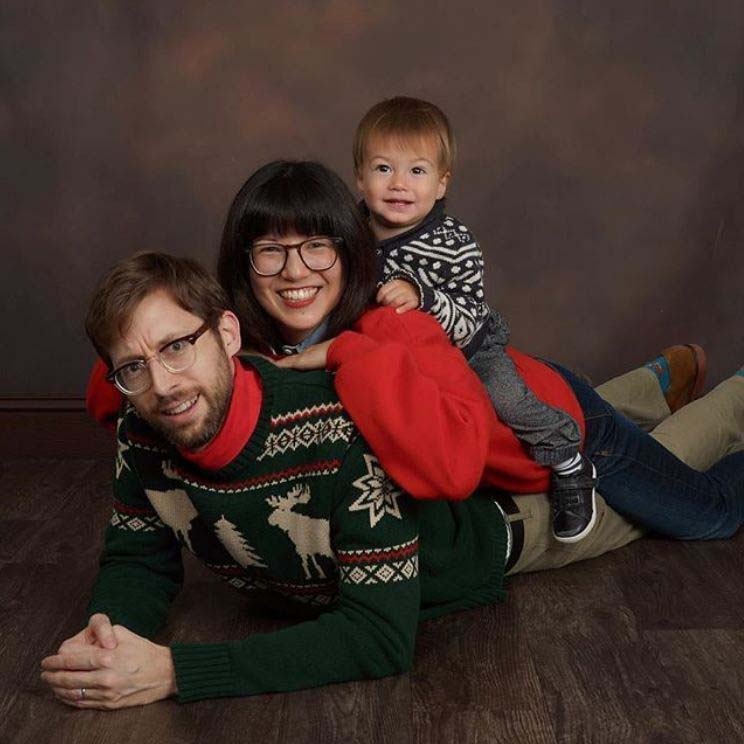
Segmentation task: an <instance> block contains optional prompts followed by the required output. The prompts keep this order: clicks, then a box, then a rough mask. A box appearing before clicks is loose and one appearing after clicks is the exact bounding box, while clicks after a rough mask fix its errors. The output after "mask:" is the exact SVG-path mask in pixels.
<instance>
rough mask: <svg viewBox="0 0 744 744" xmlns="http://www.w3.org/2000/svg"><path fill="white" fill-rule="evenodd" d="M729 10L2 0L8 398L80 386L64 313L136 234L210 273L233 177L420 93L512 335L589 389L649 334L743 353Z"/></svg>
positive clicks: (718, 363)
mask: <svg viewBox="0 0 744 744" xmlns="http://www.w3.org/2000/svg"><path fill="white" fill-rule="evenodd" d="M743 86H744V4H742V3H741V2H740V1H739V0H707V2H701V1H700V0H675V2H662V1H661V0H595V1H593V2H589V1H587V0H520V1H519V2H493V1H489V0H479V1H478V2H475V3H464V4H463V3H456V2H452V1H450V2H439V1H437V2H432V0H427V1H426V2H423V1H422V0H409V1H408V2H405V3H401V2H392V1H391V0H377V2H375V3H368V2H361V1H360V0H332V1H328V2H322V1H321V0H317V1H316V2H289V1H288V0H274V2H270V3H266V2H219V1H217V0H215V2H195V1H194V0H180V1H179V2H171V1H167V2H166V1H163V0H159V1H158V2H151V3H148V2H129V1H128V0H96V2H59V1H58V0H5V1H4V2H3V3H2V6H1V9H0V93H1V100H0V149H1V152H2V178H1V179H0V182H1V185H0V205H1V206H0V210H1V215H2V220H1V221H0V244H1V245H2V256H3V261H2V269H3V271H2V279H0V281H1V282H2V284H1V285H0V309H1V310H2V311H3V312H2V320H3V322H2V362H1V363H0V396H1V395H8V394H16V395H27V396H33V395H36V394H40V393H47V394H54V395H59V396H74V395H79V394H81V393H82V390H83V386H84V380H85V377H86V372H87V370H88V368H89V365H90V364H91V361H92V358H93V357H92V354H91V352H90V350H89V349H88V346H87V343H86V341H85V339H84V337H83V334H82V331H81V319H82V316H83V312H84V308H85V306H86V301H87V298H88V296H89V293H90V291H91V289H92V286H93V284H94V282H95V280H96V279H97V277H98V276H99V275H100V274H101V272H102V271H103V270H104V269H106V268H107V267H108V266H109V265H110V264H111V263H112V262H113V261H115V260H116V259H118V258H120V257H122V256H125V255H127V254H128V253H130V252H132V251H134V250H136V249H142V248H157V249H164V250H168V251H172V252H175V253H182V254H188V255H191V256H195V257H199V258H202V259H204V260H205V261H207V262H208V263H209V264H210V266H213V265H214V256H215V250H216V246H217V242H218V236H219V233H220V228H221V222H222V220H223V218H224V215H225V211H226V208H227V205H228V203H229V201H230V199H231V197H232V195H233V193H234V192H235V190H236V189H237V187H238V186H239V185H240V183H241V182H242V181H243V180H244V178H245V177H246V176H247V175H248V174H249V173H250V172H251V171H252V170H253V169H254V168H256V167H257V166H258V165H260V164H262V163H264V162H265V161H267V160H269V159H273V158H277V157H293V158H305V157H313V158H320V159H322V160H324V161H325V162H326V163H328V164H329V165H331V166H332V167H334V168H336V169H338V170H339V172H341V173H342V175H343V176H344V177H346V178H347V180H349V182H351V179H350V175H351V169H350V154H349V151H350V142H351V136H352V132H353V128H354V126H355V123H356V121H357V120H358V119H359V117H360V116H361V115H362V114H363V112H364V111H365V110H366V108H367V107H368V106H370V105H371V104H372V103H374V102H375V101H377V100H378V99H380V98H384V97H388V96H391V95H394V94H401V93H403V94H409V95H415V96H420V97H425V98H430V99H432V100H434V101H436V102H437V103H438V104H440V105H441V106H442V107H443V108H444V109H445V110H446V111H447V113H448V114H449V115H450V117H451V119H452V122H453V124H454V127H455V130H456V132H457V135H458V139H459V145H460V159H459V163H458V165H457V169H456V173H455V180H454V182H453V185H452V190H451V198H450V206H451V210H452V211H453V213H454V214H456V215H457V216H458V217H460V218H461V219H462V220H464V221H465V222H466V223H467V224H469V225H470V226H471V227H472V228H473V230H474V231H475V233H476V234H477V235H478V236H479V237H480V239H481V242H482V245H483V249H484V251H485V255H486V262H487V268H488V273H487V285H488V296H489V299H490V300H491V301H492V302H493V303H494V304H495V305H496V306H497V307H499V308H500V309H502V310H503V311H504V312H505V313H506V315H507V316H508V317H509V319H510V320H511V324H512V327H513V338H514V341H515V343H516V344H517V345H519V346H521V347H523V348H525V349H526V350H530V351H532V352H535V353H538V354H541V355H544V356H547V357H551V358H555V359H557V360H561V361H563V362H564V363H566V364H568V365H571V366H575V367H578V368H580V369H581V370H583V371H584V372H587V373H588V374H590V375H591V376H592V377H593V378H594V379H595V380H601V379H603V378H605V377H607V376H608V375H611V374H614V373H617V372H620V371H622V370H624V369H627V368H630V367H631V366H634V365H636V364H637V363H639V362H642V361H644V360H645V359H646V358H648V357H649V356H651V355H653V354H654V352H655V351H657V350H658V349H660V348H661V347H662V346H664V345H666V344H669V343H672V342H680V341H688V340H689V341H696V342H698V343H702V344H704V345H705V346H706V347H707V348H708V350H709V353H710V356H711V362H712V364H711V379H712V381H717V380H719V379H721V378H722V377H723V376H724V375H725V374H727V373H729V372H730V371H732V370H733V369H734V368H735V367H736V366H737V365H738V364H739V363H741V362H743V361H744V343H743V340H744V323H743V321H744V293H743V292H742V279H743V278H744V251H742V248H741V245H742V239H744V203H743V201H742V195H743V193H744V191H743V189H742V173H743V171H742V168H743V167H744V98H743V96H742V93H743V92H744V88H743Z"/></svg>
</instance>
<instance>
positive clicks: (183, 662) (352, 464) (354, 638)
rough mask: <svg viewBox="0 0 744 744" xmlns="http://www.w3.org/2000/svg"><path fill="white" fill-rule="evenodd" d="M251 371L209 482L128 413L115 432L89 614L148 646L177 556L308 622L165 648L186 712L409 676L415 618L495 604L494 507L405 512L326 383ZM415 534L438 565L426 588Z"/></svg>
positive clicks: (310, 376)
mask: <svg viewBox="0 0 744 744" xmlns="http://www.w3.org/2000/svg"><path fill="white" fill-rule="evenodd" d="M250 363H251V364H252V365H253V366H254V367H255V368H256V369H257V370H258V372H259V374H260V376H261V384H262V389H263V404H262V410H261V413H260V416H259V420H258V423H257V425H256V428H255V430H254V432H253V435H252V436H251V438H250V439H249V441H248V442H247V444H246V445H245V447H244V449H243V450H242V452H241V453H240V454H239V455H238V456H237V457H236V458H235V459H234V460H233V461H232V462H231V463H229V464H228V465H227V466H226V467H224V468H222V469H220V470H216V471H205V470H200V469H199V468H198V467H197V466H195V465H194V464H192V463H190V462H189V461H187V460H185V459H184V458H182V457H181V456H180V455H179V453H178V452H177V451H176V450H174V449H173V448H171V447H168V446H167V445H166V444H165V443H164V442H163V441H161V440H159V439H158V437H157V436H156V435H155V433H154V432H153V431H152V430H151V429H150V428H149V427H148V426H147V424H146V423H145V422H144V421H142V420H141V419H140V418H139V417H138V416H137V414H136V412H135V411H134V409H132V408H131V407H130V408H129V409H128V410H127V411H126V413H125V414H124V417H123V418H122V420H121V422H120V424H119V426H118V441H119V449H118V454H117V460H116V468H115V473H116V477H115V481H114V490H115V500H114V509H113V516H112V519H111V522H110V524H109V527H108V529H107V534H106V546H105V550H104V554H103V557H102V559H101V570H100V573H99V576H98V579H97V581H96V585H95V587H94V593H93V598H92V600H91V603H90V606H89V611H90V612H91V613H93V612H104V613H106V614H108V615H109V616H110V617H111V618H112V620H113V621H114V622H116V623H121V624H123V625H126V626H127V627H129V628H130V629H131V630H133V631H135V632H137V633H140V634H142V635H145V636H148V637H150V636H152V635H153V634H154V633H156V632H157V630H158V629H159V628H160V627H161V626H162V624H163V623H164V621H165V617H166V613H167V609H168V605H169V603H170V601H171V600H172V598H173V596H175V594H176V593H177V592H178V590H179V588H180V585H181V583H182V580H183V577H182V573H183V566H182V562H181V550H182V549H186V550H189V551H191V552H192V553H193V554H194V555H195V556H196V557H197V558H198V559H199V560H201V561H202V562H203V563H204V564H205V565H206V566H207V567H208V568H209V569H210V570H212V571H213V572H214V573H215V574H216V575H217V576H219V577H220V578H221V579H223V580H224V581H225V582H226V583H227V584H228V585H229V586H231V587H233V588H235V589H238V590H239V591H241V592H246V593H248V594H249V595H252V596H254V597H256V598H257V599H260V600H261V601H262V602H264V603H269V604H273V605H274V606H275V607H276V608H277V609H282V608H288V607H289V606H291V607H292V608H294V609H293V613H294V614H297V612H300V613H301V614H302V613H304V614H305V615H306V616H307V617H309V618H312V619H308V620H307V621H305V622H301V623H299V624H298V625H295V626H292V627H290V628H285V629H283V630H281V631H278V632H276V633H268V634H258V635H255V636H249V637H247V638H244V639H242V640H240V641H233V642H226V643H215V644H177V645H174V646H172V647H171V650H172V654H173V659H174V664H175V669H176V677H177V684H178V690H179V699H180V700H182V701H187V700H195V699H199V698H203V697H218V696H231V695H248V694H255V693H260V692H270V691H284V690H293V689H301V688H306V687H312V686H315V685H319V684H325V683H329V682H336V681H342V680H349V679H361V678H374V677H381V676H386V675H389V674H395V673H399V672H401V671H404V670H406V669H407V668H408V667H409V666H410V663H411V658H412V653H413V645H414V641H415V635H416V626H417V623H418V620H419V618H420V617H423V616H431V617H433V616H436V615H438V614H441V613H442V612H446V611H450V610H451V609H457V608H460V607H470V606H474V605H477V604H484V603H487V602H492V601H495V600H498V599H499V598H500V597H501V595H502V590H501V584H502V580H503V556H504V544H505V539H506V536H505V528H504V524H503V520H501V519H500V518H499V515H498V512H497V511H496V510H495V508H494V507H493V504H492V502H491V500H490V499H488V498H482V497H477V496H474V497H473V498H472V499H470V500H469V501H468V502H463V503H460V504H449V503H446V502H441V503H439V504H420V503H417V502H413V501H412V500H410V499H409V498H408V497H407V496H405V495H404V494H403V493H402V492H401V490H400V489H399V488H398V487H397V486H396V485H395V484H394V483H392V482H391V481H390V479H389V478H388V477H387V475H386V474H385V472H384V470H382V468H381V467H380V464H379V462H378V460H377V458H376V457H375V456H374V455H373V454H372V453H371V452H370V451H369V450H368V448H367V445H366V443H365V442H364V440H363V439H362V437H361V436H360V435H359V433H358V431H357V430H356V427H355V426H354V424H353V423H352V422H351V420H350V419H349V418H348V415H347V414H346V412H345V410H344V409H343V407H342V406H341V405H340V404H339V403H338V398H337V397H336V395H335V392H334V390H333V386H332V378H331V376H330V375H329V374H328V373H326V372H317V373H297V372H292V371H288V370H280V369H278V368H276V367H274V366H273V365H271V364H269V363H267V362H265V361H263V360H261V359H258V358H256V359H251V362H250ZM422 517H423V518H424V519H423V522H422V521H421V520H422ZM432 519H433V521H432ZM422 524H423V526H424V531H425V532H426V533H427V534H428V538H427V549H426V552H427V555H429V557H430V558H433V559H434V560H433V563H434V564H435V565H436V566H437V568H436V572H435V574H434V575H432V576H429V577H428V578H427V582H426V586H427V587H428V589H427V591H426V592H424V591H423V587H422V583H421V580H420V575H419V567H420V561H419V532H420V526H421V525H422ZM454 525H457V528H456V529H454ZM432 526H433V529H432ZM443 562H444V566H446V567H447V568H446V569H445V567H444V566H443V565H442V564H443ZM453 571H454V572H455V575H454V576H453V575H452V572H453ZM460 573H462V574H463V575H460ZM440 581H441V582H442V583H441V585H440V584H438V582H440ZM422 592H423V593H422ZM427 592H431V599H432V601H431V602H428V603H427V596H426V593H427ZM427 604H429V605H430V606H428V607H427ZM215 611H217V610H215ZM308 613H309V614H308ZM318 613H320V616H318Z"/></svg>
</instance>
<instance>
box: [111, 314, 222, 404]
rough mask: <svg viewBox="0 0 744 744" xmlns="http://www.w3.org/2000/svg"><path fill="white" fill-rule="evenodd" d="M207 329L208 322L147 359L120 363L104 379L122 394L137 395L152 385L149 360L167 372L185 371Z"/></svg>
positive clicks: (166, 345) (191, 362) (169, 343)
mask: <svg viewBox="0 0 744 744" xmlns="http://www.w3.org/2000/svg"><path fill="white" fill-rule="evenodd" d="M208 330H209V323H205V324H204V325H203V326H201V327H200V328H199V329H198V330H196V331H195V332H194V333H190V334H189V335H188V336H181V338H177V339H175V340H174V341H169V342H168V343H167V344H165V345H164V346H162V347H161V348H160V349H158V351H157V352H156V353H155V354H153V355H152V356H151V357H147V359H135V360H134V361H132V362H127V363H126V364H122V365H121V367H117V368H116V369H115V370H114V371H113V372H109V374H107V375H106V379H107V380H108V381H109V382H111V383H113V384H114V385H116V387H117V388H118V389H119V390H120V391H121V392H122V393H124V395H139V394H140V393H144V392H145V390H148V389H149V388H150V386H151V385H152V375H151V374H150V366H149V365H150V361H151V360H153V359H156V360H157V361H158V362H160V364H162V365H163V367H164V368H165V369H167V370H168V372H170V373H172V374H174V375H175V374H178V373H179V372H185V371H186V370H187V369H188V368H189V367H190V366H191V365H192V364H193V363H194V362H195V361H196V342H197V341H198V340H199V338H200V337H201V336H203V335H204V334H205V333H206V332H207V331H208Z"/></svg>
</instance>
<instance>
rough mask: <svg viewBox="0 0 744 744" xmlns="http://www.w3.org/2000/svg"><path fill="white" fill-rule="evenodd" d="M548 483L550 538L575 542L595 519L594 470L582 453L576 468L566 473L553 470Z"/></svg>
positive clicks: (587, 532) (589, 529)
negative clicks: (551, 531) (551, 525)
mask: <svg viewBox="0 0 744 744" xmlns="http://www.w3.org/2000/svg"><path fill="white" fill-rule="evenodd" d="M550 486H551V492H550V502H551V505H552V507H553V537H555V539H556V540H558V541H559V542H564V543H573V542H578V541H579V540H581V539H583V538H584V537H586V536H587V535H588V534H589V532H590V531H591V529H592V527H594V522H595V521H596V519H597V496H596V491H595V488H596V486H597V469H596V468H595V467H594V465H593V464H592V463H591V462H590V461H589V460H587V459H586V457H583V456H582V458H581V468H580V469H579V470H577V471H575V472H573V473H569V474H567V475H559V474H558V473H556V472H555V471H553V475H552V476H551V479H550Z"/></svg>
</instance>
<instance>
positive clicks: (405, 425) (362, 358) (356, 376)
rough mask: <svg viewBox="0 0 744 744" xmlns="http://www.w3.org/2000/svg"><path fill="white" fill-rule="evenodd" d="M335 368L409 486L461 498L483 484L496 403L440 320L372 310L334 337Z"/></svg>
mask: <svg viewBox="0 0 744 744" xmlns="http://www.w3.org/2000/svg"><path fill="white" fill-rule="evenodd" d="M328 368H329V369H330V370H332V371H335V372H336V380H335V382H336V391H337V392H338V395H339V398H340V399H341V402H342V403H343V404H344V406H345V407H346V409H347V410H348V411H349V414H350V415H351V417H352V418H353V419H354V423H355V424H356V425H357V427H358V428H359V430H360V431H361V433H362V435H363V436H364V438H365V439H366V440H367V442H368V443H369V445H370V447H371V448H372V450H373V451H374V452H375V454H376V455H377V456H378V457H379V459H380V462H381V464H382V466H383V467H384V468H385V470H386V471H387V473H388V475H390V477H391V478H392V479H393V480H395V481H396V482H397V483H398V484H399V485H400V486H401V487H402V488H403V489H405V490H406V491H407V492H408V493H410V494H411V495H412V496H414V497H416V498H421V499H433V498H448V499H453V500H457V499H464V498H467V497H468V496H469V495H470V494H471V493H472V492H473V491H474V490H475V489H476V488H477V487H478V484H479V483H480V481H481V477H482V474H483V468H484V464H485V461H486V456H487V449H488V443H489V429H490V426H491V421H492V418H493V410H492V408H491V405H490V402H489V400H488V397H487V395H486V392H485V390H484V388H483V386H482V385H481V383H480V380H479V379H478V377H477V375H476V374H475V373H474V372H473V371H472V370H471V369H470V367H468V365H467V362H466V361H465V358H464V357H463V355H462V353H461V352H460V351H459V350H458V349H456V348H455V347H454V346H452V345H451V344H450V342H449V339H448V338H447V336H446V334H445V333H444V331H443V330H442V328H441V326H440V325H439V323H437V322H436V320H434V319H433V318H431V317H430V316H428V315H426V314H424V313H422V312H418V311H413V310H412V311H410V312H407V313H404V314H402V315H398V314H397V313H396V312H395V311H394V310H393V309H392V308H375V309H373V310H370V311H369V312H367V313H365V315H364V316H363V317H362V318H361V319H360V320H359V321H358V322H357V323H356V324H355V326H354V328H353V330H351V331H345V332H344V333H342V334H340V335H339V336H338V337H337V339H336V340H335V341H334V342H333V343H332V344H331V347H330V349H329V352H328Z"/></svg>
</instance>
